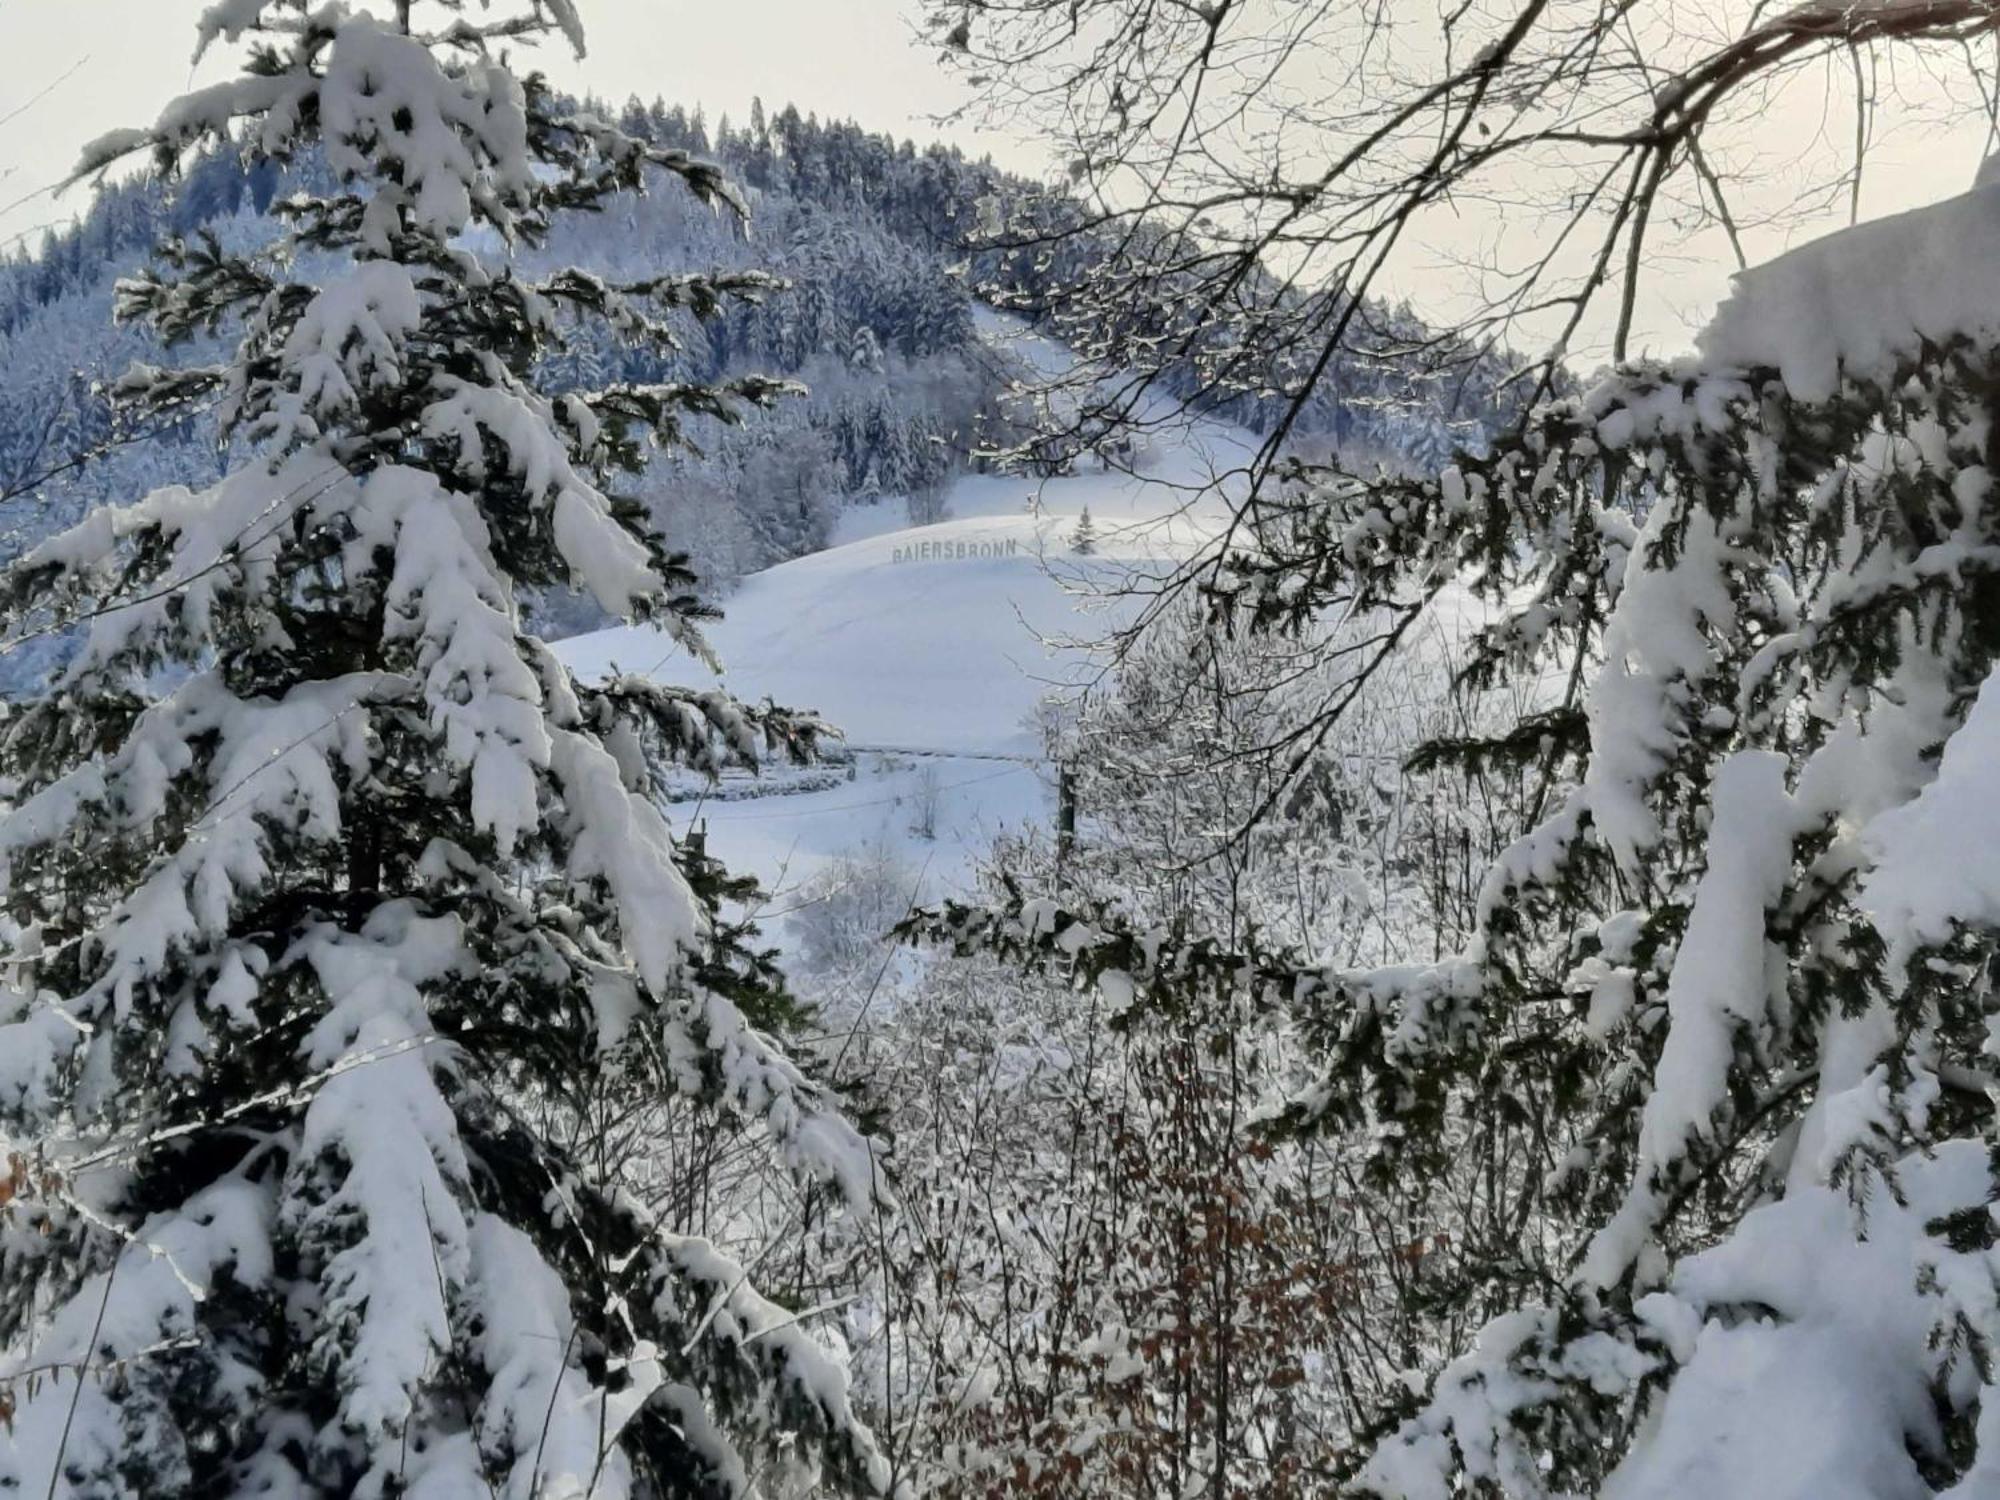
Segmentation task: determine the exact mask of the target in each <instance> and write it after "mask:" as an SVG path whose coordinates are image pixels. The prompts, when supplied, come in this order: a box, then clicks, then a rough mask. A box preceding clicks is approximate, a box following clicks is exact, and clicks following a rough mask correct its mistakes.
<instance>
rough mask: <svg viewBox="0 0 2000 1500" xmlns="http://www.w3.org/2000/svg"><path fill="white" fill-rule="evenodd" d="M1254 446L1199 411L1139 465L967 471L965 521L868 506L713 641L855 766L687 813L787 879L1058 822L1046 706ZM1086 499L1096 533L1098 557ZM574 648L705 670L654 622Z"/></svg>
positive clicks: (999, 329)
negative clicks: (839, 746)
mask: <svg viewBox="0 0 2000 1500" xmlns="http://www.w3.org/2000/svg"><path fill="white" fill-rule="evenodd" d="M980 324H981V331H982V334H983V336H984V337H986V338H987V339H988V340H989V341H991V342H992V343H994V344H995V345H996V346H1000V347H1004V348H1006V349H1007V350H1008V351H1009V352H1011V353H1012V354H1014V355H1015V356H1017V357H1019V358H1021V359H1023V360H1025V361H1027V362H1028V363H1029V364H1031V365H1033V366H1035V367H1037V368H1039V369H1041V370H1043V371H1044V372H1048V371H1051V370H1052V369H1054V368H1056V367H1058V366H1060V365H1061V364H1062V363H1063V362H1064V361H1065V360H1066V358H1067V356H1066V354H1065V353H1064V351H1062V350H1060V349H1059V348H1056V347H1054V346H1052V345H1050V344H1049V343H1048V342H1047V341H1046V340H1042V339H1039V338H1037V337H1035V336H1034V335H1032V334H1029V333H1026V332H1024V331H1023V330H1022V328H1021V327H1020V326H1019V325H1018V324H1017V323H1015V322H1014V321H1013V320H1011V319H1007V318H1005V317H1002V316H1000V315H997V314H993V313H990V312H982V314H981V317H980ZM1254 445H1255V439H1254V438H1252V437H1251V436H1250V435H1249V434H1247V433H1245V432H1243V431H1242V430H1240V429H1238V428H1234V427H1231V426H1228V425H1227V424H1224V423H1221V422H1217V421H1213V420H1209V419H1202V418H1197V419H1192V420H1189V421H1186V422H1184V423H1182V424H1180V426H1179V428H1178V431H1177V432H1175V431H1173V430H1172V429H1168V430H1167V434H1166V436H1164V437H1162V436H1159V435H1156V436H1155V438H1154V440H1153V446H1152V450H1151V451H1150V452H1149V453H1148V454H1147V455H1146V456H1145V457H1144V458H1142V460H1141V461H1140V463H1139V465H1138V468H1139V470H1140V472H1139V473H1138V474H1137V475H1133V474H1126V473H1119V472H1104V471H1101V470H1100V471H1098V472H1094V473H1078V474H1073V475H1069V476H1065V477H1060V478H1051V479H1034V478H1025V477H1021V476H1008V475H991V474H985V475H966V476H962V477H960V478H959V479H958V480H957V481H956V482H955V484H954V485H953V486H952V488H951V490H950V491H949V494H948V499H947V506H946V515H947V519H945V520H943V521H939V522H937V523H935V524H932V525H927V526H911V525H909V524H908V517H907V510H906V507H905V506H904V504H903V502H902V501H901V500H900V499H886V500H883V501H881V502H879V503H877V504H875V505H871V506H863V507H858V508H855V509H851V510H849V511H847V512H846V513H845V514H844V515H843V517H842V520H841V523H840V527H839V529H838V530H837V531H836V532H835V535H834V545H833V546H831V547H830V548H828V549H827V550H825V551H822V552H818V553H815V554H813V555H811V556H808V557H803V558H799V559H796V560H795V561H792V562H788V563H783V564H781V565H779V566H777V567H774V568H770V569H767V570H765V571H763V572H761V573H757V574H755V575H753V576H751V577H750V578H748V579H746V580H744V582H743V584H742V586H741V588H739V589H738V590H737V592H736V593H735V594H734V595H732V596H731V598H730V599H729V600H728V601H727V604H726V618H725V619H724V620H722V621H721V622H719V623H718V624H716V625H715V626H714V627H712V628H711V629H710V630H709V632H708V634H709V637H710V639H711V641H712V642H713V644H714V645H715V647H716V649H717V651H718V653H719V654H720V655H721V657H722V659H723V662H724V664H725V668H726V675H725V678H724V682H725V685H726V686H727V687H728V689H729V690H730V691H731V692H732V693H735V694H737V695H738V696H740V697H743V698H745V699H748V700H752V701H756V700H760V699H763V698H766V697H769V698H771V699H772V700H774V701H776V702H778V703H781V704H784V705H786V706H787V707H794V708H811V709H816V710H818V711H819V712H820V713H821V714H823V715H824V716H825V717H826V718H827V719H828V720H830V721H831V722H832V723H834V724H835V725H837V726H838V727H839V728H840V729H841V731H842V732H843V733H844V734H845V735H846V737H847V741H848V744H849V746H850V747H851V748H852V749H853V750H854V752H855V770H854V780H853V781H851V782H843V783H841V784H840V785H838V786H836V787H833V788H831V789H828V788H825V787H824V786H823V785H821V784H820V782H818V781H814V782H810V783H808V786H811V787H813V788H816V789H813V790H805V791H800V792H797V793H794V794H790V795H784V796H779V797H772V796H758V797H723V798H709V799H704V800H703V801H702V802H701V803H699V805H696V804H689V805H687V806H685V807H683V808H679V809H675V811H676V812H677V813H679V814H680V815H682V816H686V817H692V816H699V818H700V819H701V820H702V821H703V822H705V823H706V824H707V826H708V828H709V833H710V839H711V844H712V847H713V848H714V849H715V850H716V852H718V853H719V854H720V855H721V856H722V857H723V858H724V859H725V860H726V861H727V862H728V863H730V864H731V865H732V866H735V867H739V868H742V869H745V870H748V871H753V872H755V873H756V874H758V875H759V876H761V877H762V878H763V879H764V881H765V882H766V883H767V884H776V883H779V882H781V881H782V882H785V883H791V882H794V881H796V880H797V879H799V878H801V877H803V876H805V875H808V874H810V873H811V872H812V870H813V868H814V867H815V866H817V865H818V864H820V863H822V862H824V861H826V860H830V859H834V858H840V857H845V856H848V855H851V854H852V853H854V852H855V851H858V850H862V849H867V848H870V847H876V846H880V845H881V844H883V843H884V842H885V841H886V842H887V843H889V844H892V845H908V846H909V847H908V848H905V849H904V850H903V856H904V858H905V860H906V862H908V863H910V864H911V865H913V866H923V865H926V864H928V866H929V867H930V869H931V871H932V873H933V876H934V878H935V880H936V881H938V882H955V881H956V880H957V879H959V878H961V877H962V876H963V875H964V874H965V873H966V871H967V870H968V868H969V864H970V861H971V860H972V859H973V858H974V857H976V855H977V853H978V852H979V850H980V849H982V848H983V847H984V846H985V845H986V844H987V843H988V841H989V840H990V838H991V837H992V835H993V834H994V833H996V832H998V831H1000V830H1001V829H1003V828H1007V827H1018V826H1020V825H1021V824H1022V823H1024V822H1027V821H1031V820H1036V821H1040V820H1046V819H1048V818H1049V816H1050V815H1051V812H1052V808H1053V797H1054V787H1053V771H1052V770H1051V769H1050V768H1049V767H1047V766H1045V765H1043V764H1042V762H1041V759H1040V751H1041V740H1040V736H1039V734H1038V732H1037V731H1036V729H1035V727H1034V723H1033V717H1034V715H1035V712H1036V709H1037V705H1038V704H1040V703H1041V702H1042V701H1043V700H1044V699H1045V698H1048V697H1050V696H1052V695H1053V696H1062V695H1070V694H1075V693H1077V692H1079V691H1082V690H1083V689H1085V688H1087V687H1088V686H1089V685H1090V684H1091V683H1092V682H1093V681H1094V680H1096V679H1097V678H1098V677H1099V676H1100V675H1101V673H1102V672H1103V670H1104V660H1103V655H1102V651H1101V649H1100V647H1099V643H1100V642H1101V641H1102V640H1103V639H1104V637H1105V636H1106V635H1107V634H1108V633H1109V632H1110V631H1111V630H1113V629H1115V628H1116V626H1117V625H1118V624H1119V623H1121V622H1122V621H1124V620H1126V619H1128V618H1129V617H1130V612H1131V611H1132V610H1133V609H1134V608H1135V607H1137V604H1136V601H1135V600H1133V599H1131V598H1121V597H1114V595H1115V591H1116V590H1117V589H1118V587H1119V586H1120V585H1121V584H1123V583H1126V582H1130V581H1134V580H1138V581H1143V580H1145V579H1147V578H1153V577H1159V576H1163V575H1165V574H1166V573H1168V572H1169V571H1171V570H1172V569H1173V568H1174V567H1175V566H1177V565H1178V564H1180V563H1181V562H1183V561H1185V560H1186V559H1187V557H1188V556H1189V555H1190V554H1191V553H1192V552H1193V551H1194V550H1195V549H1197V548H1198V547H1199V546H1200V545H1201V544H1202V543H1204V542H1206V541H1208V540H1211V539H1212V538H1213V537H1214V536H1215V534H1216V532H1217V530H1218V529H1219V527H1220V526H1221V525H1222V524H1223V523H1224V522H1225V520H1226V518H1227V503H1226V499H1225V496H1226V494H1227V485H1226V484H1224V485H1223V486H1221V487H1220V488H1218V486H1216V485H1215V484H1214V483H1213V481H1214V480H1215V479H1216V478H1217V477H1218V476H1221V475H1226V474H1227V473H1228V471H1229V470H1230V469H1232V468H1233V467H1235V466H1237V465H1239V464H1241V463H1242V462H1243V460H1244V459H1245V457H1246V456H1247V455H1248V454H1249V453H1250V452H1251V451H1252V449H1253V448H1254ZM1086 511H1088V512H1089V515H1090V520H1091V528H1090V529H1091V532H1092V534H1093V537H1094V540H1093V541H1092V542H1091V543H1090V544H1089V547H1088V551H1087V552H1082V553H1080V552H1079V551H1078V550H1077V545H1076V538H1077V534H1078V530H1079V526H1080V524H1081V522H1082V519H1083V516H1084V513H1085V512H1086ZM557 649H558V651H559V653H560V654H561V655H562V657H563V658H564V659H565V660H566V661H567V662H568V663H569V664H570V665H571V666H572V667H573V668H574V669H576V670H577V671H578V672H579V673H581V674H583V675H585V676H588V677H596V676H602V675H605V674H607V673H610V672H613V671H625V672H637V673H639V674H641V675H644V676H658V677H660V678H662V679H665V680H670V681H678V682H682V683H691V682H696V681H700V680H701V678H702V677H703V676H704V675H705V674H704V672H703V669H702V668H701V667H700V666H699V665H698V664H697V663H695V662H694V661H692V660H691V659H690V658H689V657H688V656H687V654H686V653H685V652H682V651H680V650H679V649H678V648H676V647H675V646H674V645H673V643H672V642H671V641H670V640H669V639H668V638H667V637H665V636H664V635H662V634H661V633H660V632H658V631H655V630H653V629H651V628H649V627H645V626H628V627H621V628H619V629H614V630H607V631H601V632H598V633H595V634H591V635H584V636H578V637H575V638H573V639H570V640H568V641H565V642H562V643H561V644H560V645H559V647H558V648H557ZM776 789H777V788H776V787H773V788H772V790H776ZM933 808H934V815H933Z"/></svg>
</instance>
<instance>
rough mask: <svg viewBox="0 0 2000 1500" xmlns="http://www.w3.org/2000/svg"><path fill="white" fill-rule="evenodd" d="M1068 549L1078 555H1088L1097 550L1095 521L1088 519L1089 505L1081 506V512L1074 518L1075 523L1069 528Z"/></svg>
mask: <svg viewBox="0 0 2000 1500" xmlns="http://www.w3.org/2000/svg"><path fill="white" fill-rule="evenodd" d="M1069 550H1070V551H1072V552H1074V553H1075V554H1076V555H1077V556H1078V557H1088V556H1090V555H1091V554H1092V553H1093V552H1095V551H1096V550H1097V523H1096V522H1094V521H1092V520H1091V519H1090V507H1089V506H1088V505H1086V506H1085V507H1084V508H1083V514H1082V515H1080V516H1078V517H1077V518H1076V525H1075V526H1074V527H1072V528H1071V529H1070V534H1069Z"/></svg>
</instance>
